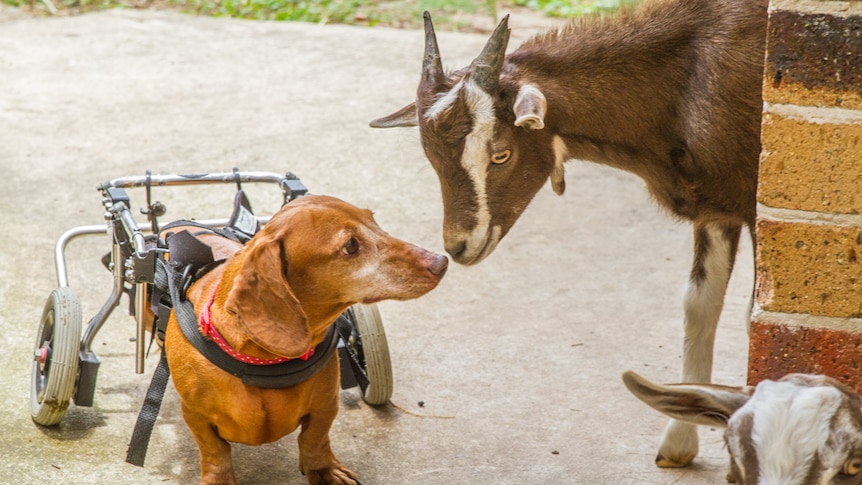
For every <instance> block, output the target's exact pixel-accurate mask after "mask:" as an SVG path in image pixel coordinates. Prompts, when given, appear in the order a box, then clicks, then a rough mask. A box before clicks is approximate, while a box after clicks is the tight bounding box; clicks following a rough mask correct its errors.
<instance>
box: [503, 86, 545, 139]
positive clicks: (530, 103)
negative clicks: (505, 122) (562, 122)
mask: <svg viewBox="0 0 862 485" xmlns="http://www.w3.org/2000/svg"><path fill="white" fill-rule="evenodd" d="M512 109H513V111H514V112H515V126H521V127H524V128H529V129H531V130H541V129H542V128H544V127H545V113H546V112H547V111H548V101H547V100H546V99H545V95H544V94H542V92H541V91H539V88H537V87H536V86H533V85H532V84H525V85H523V86H521V89H519V90H518V95H517V96H515V104H514V105H513V107H512Z"/></svg>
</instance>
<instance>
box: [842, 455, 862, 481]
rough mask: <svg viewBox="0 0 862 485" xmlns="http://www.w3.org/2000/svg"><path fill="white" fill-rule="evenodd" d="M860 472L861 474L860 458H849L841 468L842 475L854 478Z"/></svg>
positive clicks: (861, 461) (861, 459)
mask: <svg viewBox="0 0 862 485" xmlns="http://www.w3.org/2000/svg"><path fill="white" fill-rule="evenodd" d="M860 472H862V458H850V459H849V460H847V461H845V462H844V466H843V467H841V474H842V475H847V476H850V477H855V476H856V475H858V474H859V473H860Z"/></svg>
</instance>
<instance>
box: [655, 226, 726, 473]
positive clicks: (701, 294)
mask: <svg viewBox="0 0 862 485" xmlns="http://www.w3.org/2000/svg"><path fill="white" fill-rule="evenodd" d="M702 234H703V237H705V238H706V241H705V242H704V250H703V253H702V254H701V255H700V258H701V260H700V262H699V264H700V265H701V267H702V268H703V273H704V277H703V279H702V280H701V281H691V282H689V286H688V288H687V290H686V293H685V301H684V307H685V324H684V326H685V343H684V344H683V362H682V381H683V382H688V383H709V381H710V379H711V378H712V352H713V347H714V342H715V328H716V326H717V325H718V319H719V317H720V316H721V309H722V306H723V305H724V293H725V290H726V289H727V282H728V280H729V279H730V272H731V268H732V263H731V262H732V261H733V259H732V255H731V251H732V249H733V247H734V245H733V242H732V241H728V240H727V239H726V237H725V233H724V231H723V230H722V228H721V227H720V226H717V225H708V226H706V227H704V230H703V233H702ZM697 237H698V236H697V234H695V238H697ZM696 257H697V256H696ZM695 264H698V262H695ZM697 451H698V440H697V428H696V427H695V426H693V425H691V424H686V423H682V422H680V421H676V420H671V422H670V423H668V426H667V428H665V432H664V436H663V438H662V441H661V444H660V445H659V452H658V454H659V456H658V458H657V459H656V464H657V465H659V466H662V467H677V466H685V465H687V464H688V463H689V462H691V460H693V459H694V457H695V456H697Z"/></svg>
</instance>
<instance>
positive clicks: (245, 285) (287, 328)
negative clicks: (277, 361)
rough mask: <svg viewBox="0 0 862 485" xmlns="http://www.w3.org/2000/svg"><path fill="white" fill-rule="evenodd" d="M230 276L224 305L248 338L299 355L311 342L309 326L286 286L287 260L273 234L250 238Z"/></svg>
mask: <svg viewBox="0 0 862 485" xmlns="http://www.w3.org/2000/svg"><path fill="white" fill-rule="evenodd" d="M246 251H248V254H246V255H245V258H244V261H243V264H242V268H240V271H239V273H238V274H237V276H236V277H235V278H234V281H233V288H231V290H230V293H229V294H228V297H227V300H225V309H226V310H227V311H229V312H231V313H233V314H234V315H236V317H237V318H238V319H239V322H240V325H241V326H242V327H243V329H244V330H245V331H246V332H247V335H248V336H249V338H250V339H251V340H252V341H253V342H254V343H256V344H257V345H259V346H261V347H262V348H263V349H265V350H266V351H268V352H272V353H273V354H275V355H278V356H282V357H291V358H295V357H299V356H300V355H302V354H304V353H305V352H306V351H307V350H308V348H309V347H310V346H311V329H310V328H309V326H308V318H307V317H306V315H305V312H304V311H303V310H302V307H301V306H300V304H299V300H297V299H296V296H294V294H293V292H292V291H291V289H290V286H288V283H287V279H286V274H287V260H286V259H285V258H284V257H283V255H282V249H281V243H280V241H279V240H278V239H277V238H270V239H263V240H260V241H255V242H252V245H251V246H250V247H248V248H247V249H246Z"/></svg>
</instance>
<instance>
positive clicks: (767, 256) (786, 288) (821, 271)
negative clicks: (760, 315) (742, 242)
mask: <svg viewBox="0 0 862 485" xmlns="http://www.w3.org/2000/svg"><path fill="white" fill-rule="evenodd" d="M756 237H757V255H756V259H757V261H756V273H755V277H756V285H755V298H756V299H757V302H758V304H759V305H760V306H761V308H763V309H764V310H766V311H772V312H784V313H808V314H812V315H822V316H832V317H848V318H858V317H862V261H860V259H862V228H859V227H846V226H830V225H826V224H811V223H801V222H787V221H776V220H770V219H764V218H760V219H758V221H757V227H756Z"/></svg>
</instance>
